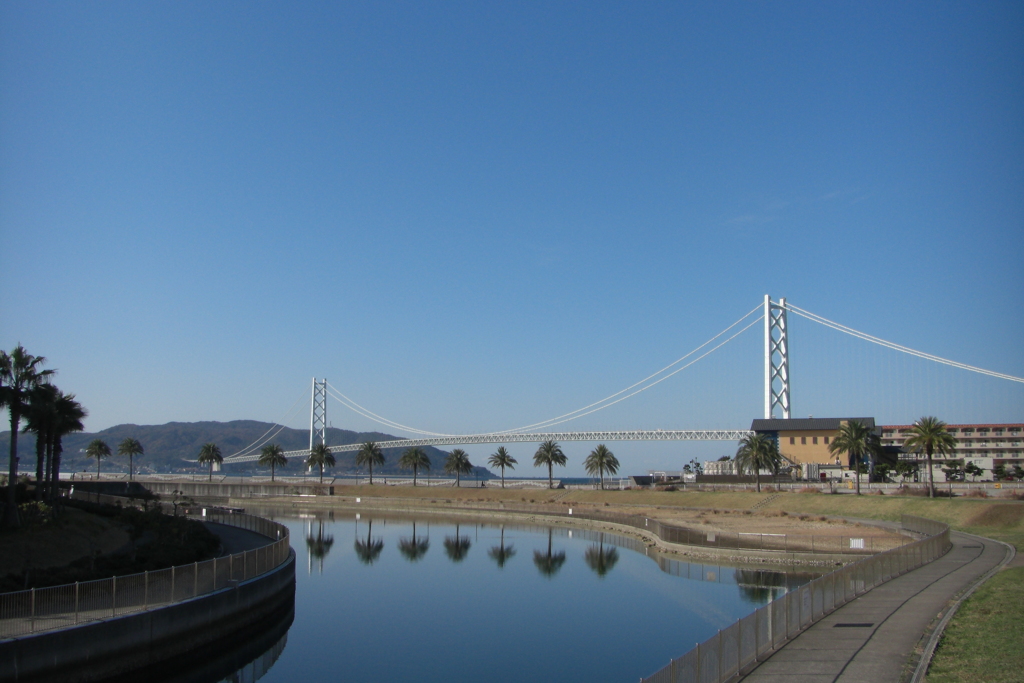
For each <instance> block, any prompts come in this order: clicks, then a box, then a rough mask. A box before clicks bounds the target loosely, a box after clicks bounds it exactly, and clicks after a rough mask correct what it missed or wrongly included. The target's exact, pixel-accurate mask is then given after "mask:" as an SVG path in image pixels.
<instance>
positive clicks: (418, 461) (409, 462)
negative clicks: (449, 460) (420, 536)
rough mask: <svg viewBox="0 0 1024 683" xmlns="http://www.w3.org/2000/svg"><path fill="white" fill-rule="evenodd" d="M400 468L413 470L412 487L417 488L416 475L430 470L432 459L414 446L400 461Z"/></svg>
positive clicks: (407, 450)
mask: <svg viewBox="0 0 1024 683" xmlns="http://www.w3.org/2000/svg"><path fill="white" fill-rule="evenodd" d="M398 466H399V467H401V468H402V469H406V470H412V485H413V486H415V485H416V474H417V473H418V472H419V469H420V468H421V467H422V468H423V469H425V470H429V469H430V457H429V456H428V455H427V453H426V451H424V450H423V449H422V448H419V447H417V446H413V447H412V448H408V449H406V451H405V452H404V453H402V457H401V458H399V459H398ZM428 483H429V482H428ZM413 533H414V534H415V522H414V523H413Z"/></svg>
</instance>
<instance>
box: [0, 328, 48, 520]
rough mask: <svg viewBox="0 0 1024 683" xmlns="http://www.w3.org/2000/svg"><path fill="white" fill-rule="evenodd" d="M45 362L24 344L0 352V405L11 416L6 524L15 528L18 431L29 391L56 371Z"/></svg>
mask: <svg viewBox="0 0 1024 683" xmlns="http://www.w3.org/2000/svg"><path fill="white" fill-rule="evenodd" d="M45 362H46V358H44V357H43V356H33V355H32V354H30V353H29V352H28V351H26V350H25V347H23V346H22V345H21V344H18V346H16V347H15V349H14V350H13V351H11V353H10V354H8V353H7V352H5V351H0V406H5V407H6V408H7V412H8V413H9V414H10V416H11V452H10V459H9V460H8V469H7V472H8V474H7V502H6V505H5V507H4V516H3V526H4V527H5V528H8V529H14V528H17V527H18V526H20V523H19V521H18V500H17V497H16V496H17V489H18V487H17V483H18V430H19V429H21V414H22V412H23V411H24V410H25V404H26V403H27V402H28V396H29V392H31V391H32V390H33V389H35V388H36V387H37V386H39V385H40V384H45V383H46V382H47V381H49V378H50V377H51V376H52V375H53V374H54V370H41V369H39V366H40V365H42V364H43V363H45Z"/></svg>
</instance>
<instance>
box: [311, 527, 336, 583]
mask: <svg viewBox="0 0 1024 683" xmlns="http://www.w3.org/2000/svg"><path fill="white" fill-rule="evenodd" d="M333 545H334V536H332V535H330V534H324V522H323V520H319V523H318V527H317V532H316V535H315V536H314V535H313V529H312V527H310V528H309V530H308V532H307V535H306V549H307V550H308V551H309V566H308V567H307V571H309V573H312V572H313V559H314V558H315V559H316V560H317V563H318V565H319V567H320V573H321V574H323V573H324V560H325V559H326V558H327V555H328V554H329V553H330V552H331V546H333Z"/></svg>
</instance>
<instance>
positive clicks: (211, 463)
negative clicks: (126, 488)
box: [96, 458, 213, 481]
mask: <svg viewBox="0 0 1024 683" xmlns="http://www.w3.org/2000/svg"><path fill="white" fill-rule="evenodd" d="M99 462H100V459H99V458H96V465H97V468H98V466H99ZM97 478H99V475H97ZM210 481H213V461H212V460H211V461H210Z"/></svg>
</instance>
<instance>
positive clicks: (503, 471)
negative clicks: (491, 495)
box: [501, 465, 505, 543]
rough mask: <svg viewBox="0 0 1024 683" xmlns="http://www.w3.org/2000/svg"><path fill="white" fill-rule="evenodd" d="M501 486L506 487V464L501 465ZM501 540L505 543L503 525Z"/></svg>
mask: <svg viewBox="0 0 1024 683" xmlns="http://www.w3.org/2000/svg"><path fill="white" fill-rule="evenodd" d="M501 488H505V466H504V465H502V467H501ZM501 540H502V543H504V541H505V528H504V527H502V529H501Z"/></svg>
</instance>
